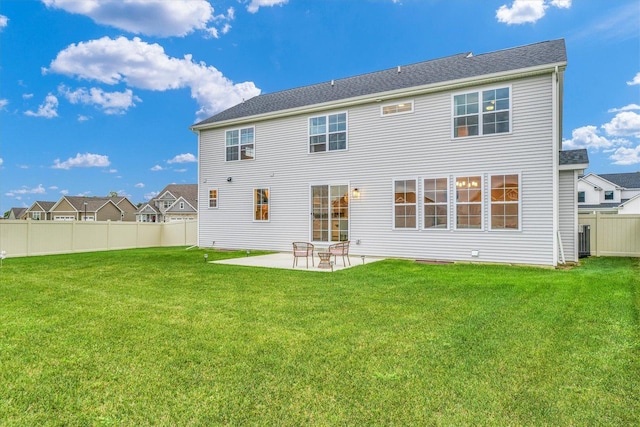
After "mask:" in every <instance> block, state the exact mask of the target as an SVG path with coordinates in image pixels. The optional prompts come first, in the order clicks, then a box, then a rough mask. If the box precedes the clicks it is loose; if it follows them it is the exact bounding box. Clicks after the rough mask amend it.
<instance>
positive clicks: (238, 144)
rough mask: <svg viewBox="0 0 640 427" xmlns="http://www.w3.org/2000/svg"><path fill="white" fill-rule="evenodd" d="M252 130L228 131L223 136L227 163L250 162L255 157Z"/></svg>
mask: <svg viewBox="0 0 640 427" xmlns="http://www.w3.org/2000/svg"><path fill="white" fill-rule="evenodd" d="M254 133H255V132H254V128H252V127H250V128H242V129H233V130H228V131H227V132H226V134H225V141H226V142H225V146H226V156H227V157H226V158H227V161H228V162H229V161H234V160H252V159H253V158H254V156H255V145H254Z"/></svg>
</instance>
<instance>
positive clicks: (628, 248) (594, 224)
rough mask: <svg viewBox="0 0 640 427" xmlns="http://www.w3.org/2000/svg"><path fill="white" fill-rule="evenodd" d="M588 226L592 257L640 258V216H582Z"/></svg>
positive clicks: (583, 223) (580, 220)
mask: <svg viewBox="0 0 640 427" xmlns="http://www.w3.org/2000/svg"><path fill="white" fill-rule="evenodd" d="M578 223H579V224H580V225H588V226H589V229H590V230H589V232H590V243H591V247H590V251H591V255H592V256H629V257H640V215H615V214H601V213H596V214H580V215H578Z"/></svg>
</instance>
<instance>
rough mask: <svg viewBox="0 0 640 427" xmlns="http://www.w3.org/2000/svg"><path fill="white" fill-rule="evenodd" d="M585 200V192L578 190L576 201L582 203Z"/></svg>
mask: <svg viewBox="0 0 640 427" xmlns="http://www.w3.org/2000/svg"><path fill="white" fill-rule="evenodd" d="M584 200H585V192H584V191H578V203H584Z"/></svg>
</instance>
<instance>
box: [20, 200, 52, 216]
mask: <svg viewBox="0 0 640 427" xmlns="http://www.w3.org/2000/svg"><path fill="white" fill-rule="evenodd" d="M55 204H56V202H45V201H37V202H33V204H32V205H31V206H30V207H29V209H27V212H26V214H25V215H26V218H28V219H32V220H34V221H46V220H50V219H51V208H53V207H54V206H55Z"/></svg>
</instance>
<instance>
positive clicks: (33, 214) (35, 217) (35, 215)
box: [31, 211, 42, 221]
mask: <svg viewBox="0 0 640 427" xmlns="http://www.w3.org/2000/svg"><path fill="white" fill-rule="evenodd" d="M40 214H42V212H41V211H32V212H31V219H33V220H34V221H40V220H41V218H40Z"/></svg>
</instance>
